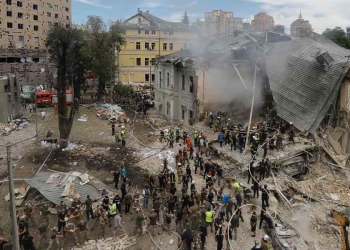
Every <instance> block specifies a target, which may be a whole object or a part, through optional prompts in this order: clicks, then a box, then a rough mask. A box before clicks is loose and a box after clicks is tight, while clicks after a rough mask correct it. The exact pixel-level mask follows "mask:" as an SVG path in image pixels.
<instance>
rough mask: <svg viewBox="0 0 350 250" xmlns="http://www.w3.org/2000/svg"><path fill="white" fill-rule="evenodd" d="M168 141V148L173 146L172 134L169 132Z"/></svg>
mask: <svg viewBox="0 0 350 250" xmlns="http://www.w3.org/2000/svg"><path fill="white" fill-rule="evenodd" d="M168 141H169V148H174V134H169V137H168Z"/></svg>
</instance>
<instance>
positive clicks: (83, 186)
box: [25, 172, 108, 205]
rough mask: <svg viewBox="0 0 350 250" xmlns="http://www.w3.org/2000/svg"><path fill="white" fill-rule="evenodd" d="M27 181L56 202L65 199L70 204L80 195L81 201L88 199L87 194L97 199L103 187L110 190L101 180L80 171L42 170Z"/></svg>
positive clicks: (51, 200) (48, 198)
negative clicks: (53, 171)
mask: <svg viewBox="0 0 350 250" xmlns="http://www.w3.org/2000/svg"><path fill="white" fill-rule="evenodd" d="M25 182H26V183H27V184H28V185H29V186H31V187H33V188H35V189H37V190H38V191H39V192H40V193H41V194H42V195H43V196H44V197H45V198H46V199H47V200H49V201H50V202H52V203H54V204H59V203H60V201H61V200H63V201H64V202H65V203H66V204H68V205H70V204H71V202H72V201H73V198H74V197H76V196H80V201H81V202H84V201H85V200H86V197H87V195H90V198H91V199H92V200H96V199H99V198H101V193H102V191H103V189H105V190H106V191H108V187H107V186H106V185H105V184H103V183H102V182H101V181H99V180H96V179H94V178H92V177H91V176H89V175H88V174H86V173H85V174H82V173H80V172H69V173H57V172H55V173H52V172H40V173H38V174H36V175H35V176H34V177H33V178H32V179H26V180H25Z"/></svg>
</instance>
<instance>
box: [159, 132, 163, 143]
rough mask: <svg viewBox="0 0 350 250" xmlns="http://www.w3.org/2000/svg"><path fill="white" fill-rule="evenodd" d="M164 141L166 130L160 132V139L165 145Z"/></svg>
mask: <svg viewBox="0 0 350 250" xmlns="http://www.w3.org/2000/svg"><path fill="white" fill-rule="evenodd" d="M163 140H164V130H163V129H162V130H160V138H159V141H160V143H163Z"/></svg>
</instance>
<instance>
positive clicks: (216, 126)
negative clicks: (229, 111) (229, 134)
mask: <svg viewBox="0 0 350 250" xmlns="http://www.w3.org/2000/svg"><path fill="white" fill-rule="evenodd" d="M219 118H220V117H218V119H216V120H215V121H214V133H216V132H219V130H220V121H219Z"/></svg>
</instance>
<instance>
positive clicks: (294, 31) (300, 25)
mask: <svg viewBox="0 0 350 250" xmlns="http://www.w3.org/2000/svg"><path fill="white" fill-rule="evenodd" d="M311 34H312V26H311V24H310V22H309V21H308V20H304V19H303V16H302V15H301V12H300V15H299V18H298V19H297V20H295V21H294V22H292V24H291V25H290V35H291V36H295V37H306V36H310V35H311Z"/></svg>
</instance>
